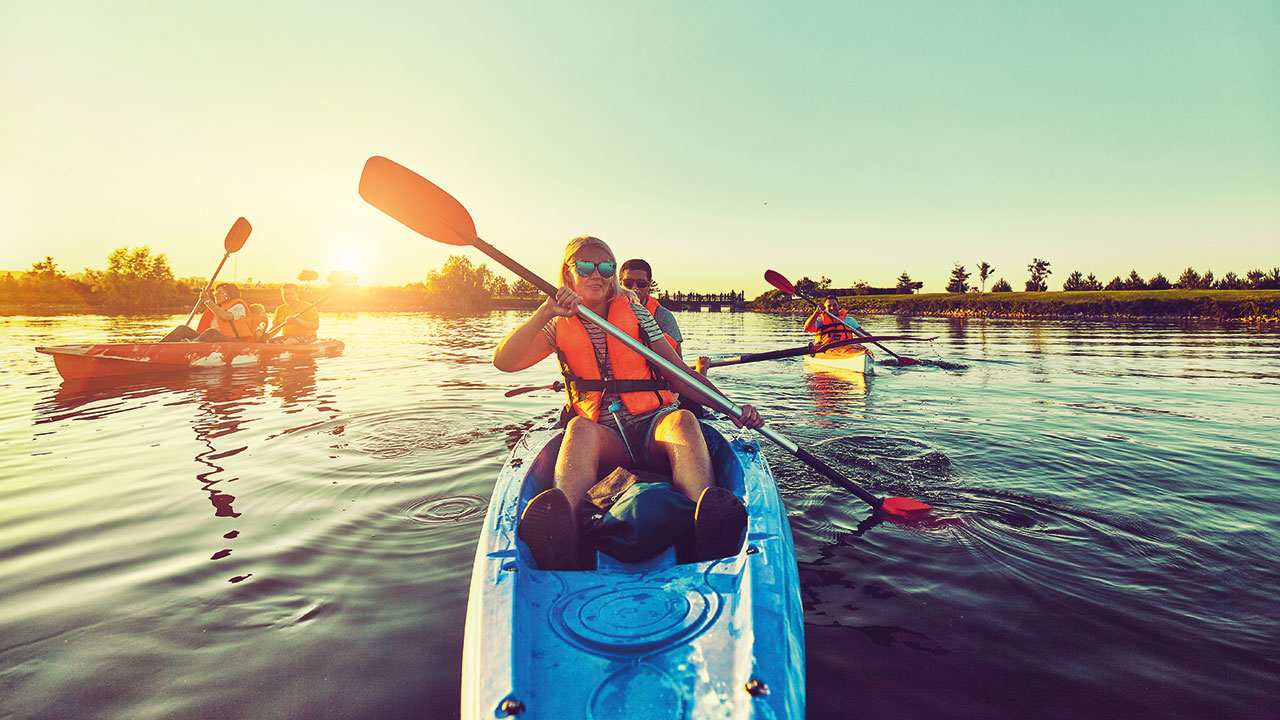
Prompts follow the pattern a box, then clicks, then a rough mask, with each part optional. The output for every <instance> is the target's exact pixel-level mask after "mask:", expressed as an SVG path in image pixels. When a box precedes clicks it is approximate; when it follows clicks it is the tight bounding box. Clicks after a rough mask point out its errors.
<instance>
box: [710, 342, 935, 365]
mask: <svg viewBox="0 0 1280 720" xmlns="http://www.w3.org/2000/svg"><path fill="white" fill-rule="evenodd" d="M928 339H929V338H917V337H910V336H908V335H868V336H863V337H857V338H853V339H850V340H841V341H839V342H833V343H827V344H826V345H819V346H817V347H815V346H813V345H805V346H804V347H798V348H788V349H786V350H771V351H769V352H762V353H753V354H750V355H739V356H738V357H732V358H725V359H723V360H712V361H711V362H709V363H707V367H709V368H713V367H724V366H725V365H741V364H742V363H752V362H760V361H761V360H779V359H782V358H789V357H799V356H801V355H813V354H815V353H820V352H826V351H827V350H831V349H833V348H838V347H844V346H846V345H861V344H863V343H867V342H875V341H876V340H928Z"/></svg>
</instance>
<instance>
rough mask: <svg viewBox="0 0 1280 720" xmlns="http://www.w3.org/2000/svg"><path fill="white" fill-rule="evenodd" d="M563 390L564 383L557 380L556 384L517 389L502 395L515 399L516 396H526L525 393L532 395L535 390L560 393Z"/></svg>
mask: <svg viewBox="0 0 1280 720" xmlns="http://www.w3.org/2000/svg"><path fill="white" fill-rule="evenodd" d="M563 389H564V383H562V382H560V381H559V380H557V381H555V382H553V383H551V384H550V385H534V386H532V387H522V388H516V389H514V390H508V391H506V392H504V393H502V394H503V395H506V396H507V397H515V396H517V395H523V394H525V393H531V392H533V391H534V390H555V391H556V392H560V391H561V390H563Z"/></svg>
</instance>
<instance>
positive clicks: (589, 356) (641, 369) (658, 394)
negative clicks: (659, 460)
mask: <svg viewBox="0 0 1280 720" xmlns="http://www.w3.org/2000/svg"><path fill="white" fill-rule="evenodd" d="M608 320H609V322H610V323H611V324H612V325H613V326H614V327H617V328H618V329H620V330H622V331H623V332H625V333H626V334H628V335H630V336H631V337H633V338H636V339H637V340H640V341H641V342H644V343H645V344H646V345H648V343H647V342H646V340H645V338H643V337H641V334H640V321H639V320H638V319H637V318H636V314H635V312H634V311H633V310H632V309H631V302H630V301H629V300H628V299H627V298H626V297H624V296H621V295H620V296H618V297H616V298H614V299H613V301H612V302H611V303H609V314H608ZM555 328H556V355H557V356H558V357H559V358H560V372H561V373H563V374H564V380H565V386H566V390H568V393H569V406H570V407H572V408H573V410H574V412H576V413H577V414H579V415H581V416H582V417H585V418H588V419H590V420H598V419H599V418H600V411H601V410H607V408H601V400H602V399H603V398H604V391H605V390H606V389H609V390H613V391H615V392H617V393H618V394H619V395H620V396H621V398H622V404H623V405H624V406H626V408H627V411H628V412H630V413H631V414H632V415H639V414H641V413H645V412H648V411H650V410H654V409H657V408H659V407H661V406H663V405H666V404H668V403H673V402H675V396H674V395H672V394H671V391H670V390H668V389H667V382H666V381H665V380H662V379H661V378H659V377H658V374H657V373H655V372H654V371H653V368H652V367H650V366H649V363H648V361H647V360H645V359H644V356H643V355H641V354H640V353H638V352H636V351H634V350H632V349H631V348H629V347H627V346H626V345H623V344H622V342H621V341H620V340H618V339H617V338H614V337H613V336H612V335H610V336H608V337H607V338H606V340H605V342H606V346H607V347H608V349H609V366H610V369H611V370H612V371H613V372H612V375H613V377H612V379H609V380H605V379H604V374H603V373H601V371H600V366H599V364H598V363H597V362H596V353H595V349H594V348H593V347H592V345H591V338H590V337H589V336H588V335H587V328H586V327H585V326H583V324H582V319H581V318H579V317H577V316H574V317H570V318H566V317H558V318H556V325H555Z"/></svg>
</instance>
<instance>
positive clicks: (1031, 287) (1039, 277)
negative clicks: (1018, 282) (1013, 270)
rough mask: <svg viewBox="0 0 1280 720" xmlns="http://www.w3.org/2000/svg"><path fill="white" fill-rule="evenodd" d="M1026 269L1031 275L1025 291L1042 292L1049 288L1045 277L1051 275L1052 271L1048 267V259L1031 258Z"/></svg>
mask: <svg viewBox="0 0 1280 720" xmlns="http://www.w3.org/2000/svg"><path fill="white" fill-rule="evenodd" d="M1027 270H1028V271H1030V272H1031V277H1030V278H1029V279H1028V280H1027V285H1026V289H1027V292H1044V291H1045V290H1048V289H1049V283H1048V282H1046V280H1045V278H1047V277H1049V276H1050V275H1052V274H1053V271H1052V270H1050V269H1049V261H1048V260H1041V259H1040V258H1032V260H1031V264H1030V265H1028V266H1027Z"/></svg>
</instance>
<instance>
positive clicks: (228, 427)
mask: <svg viewBox="0 0 1280 720" xmlns="http://www.w3.org/2000/svg"><path fill="white" fill-rule="evenodd" d="M316 369H317V368H316V362H315V359H314V358H299V359H297V360H295V361H291V362H287V363H281V364H278V365H274V366H271V367H258V366H254V367H235V368H232V367H227V368H217V369H209V370H202V371H198V372H190V373H173V374H169V375H156V376H148V377H145V378H121V377H108V378H91V379H84V380H67V381H64V382H63V383H62V384H61V385H60V386H58V388H57V389H56V390H55V391H54V392H53V393H52V394H50V395H48V396H46V397H45V398H43V399H40V400H38V401H37V402H36V404H35V407H34V408H33V410H34V424H36V425H44V424H49V423H61V422H66V421H77V420H98V419H103V418H107V417H109V416H112V415H117V414H122V413H128V412H135V411H138V410H140V409H142V408H144V407H146V406H148V405H156V404H161V405H163V406H164V407H190V408H191V409H192V410H193V412H192V414H191V415H190V416H189V418H188V419H187V423H188V424H189V425H190V427H191V430H192V431H193V432H194V434H195V439H196V442H197V443H198V444H199V446H200V447H201V448H202V449H200V450H199V451H198V452H197V453H196V454H195V456H194V458H193V459H194V460H195V462H196V463H197V464H198V465H199V466H200V467H201V469H200V470H199V471H198V472H197V473H196V475H195V479H196V481H197V482H199V483H200V489H201V490H202V491H203V492H205V493H207V494H208V496H209V502H210V504H211V505H212V506H213V514H214V516H215V517H232V518H235V517H240V513H239V512H238V511H236V509H235V507H234V505H233V503H234V502H235V500H236V497H235V495H232V494H231V493H229V492H227V491H226V485H227V484H228V483H231V482H234V481H236V480H238V479H240V478H239V477H238V476H230V477H228V476H227V475H228V474H229V473H228V471H227V468H226V463H225V462H224V461H225V460H227V459H228V458H232V457H235V456H236V455H239V454H240V453H242V452H244V451H245V450H247V449H249V444H250V442H251V440H252V438H249V437H246V436H241V438H242V439H241V440H240V441H237V438H236V437H235V436H236V435H237V433H241V432H242V431H244V430H246V429H248V428H249V426H250V424H251V423H253V422H255V421H257V420H260V419H262V417H261V416H262V413H261V411H260V410H257V408H258V407H259V406H262V405H264V404H267V401H268V400H270V401H272V403H273V404H276V403H278V409H279V410H280V411H281V412H282V414H285V415H291V414H296V413H300V412H302V411H303V410H307V409H314V410H316V411H318V412H320V413H321V414H322V415H324V416H325V417H324V419H322V420H319V421H309V422H306V423H302V424H299V425H292V426H288V427H285V428H284V429H282V430H280V431H278V432H276V433H273V434H271V435H268V436H267V438H266V439H271V438H273V437H276V436H279V435H285V434H289V433H292V432H296V431H298V430H301V429H304V428H307V427H312V426H314V425H316V424H318V423H320V422H324V421H326V420H331V419H333V418H336V417H338V415H339V414H340V410H339V408H338V406H337V403H336V402H335V398H334V396H333V395H332V394H327V393H320V392H318V391H317V385H316ZM148 398H150V400H148ZM251 408H254V411H253V412H250V409H251Z"/></svg>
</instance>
